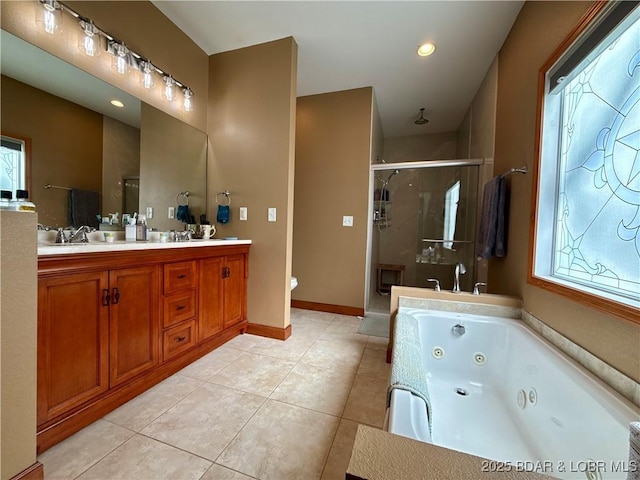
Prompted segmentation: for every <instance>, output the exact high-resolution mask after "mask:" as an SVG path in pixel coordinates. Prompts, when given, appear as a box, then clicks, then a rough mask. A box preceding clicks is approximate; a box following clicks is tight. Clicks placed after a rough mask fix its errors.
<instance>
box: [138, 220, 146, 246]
mask: <svg viewBox="0 0 640 480" xmlns="http://www.w3.org/2000/svg"><path fill="white" fill-rule="evenodd" d="M136 240H138V241H143V242H146V241H147V217H146V216H145V215H138V223H137V224H136Z"/></svg>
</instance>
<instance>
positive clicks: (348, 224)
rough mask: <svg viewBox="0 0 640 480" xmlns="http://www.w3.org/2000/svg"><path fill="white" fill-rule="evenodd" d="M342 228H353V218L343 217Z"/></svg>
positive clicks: (350, 216) (349, 216)
mask: <svg viewBox="0 0 640 480" xmlns="http://www.w3.org/2000/svg"><path fill="white" fill-rule="evenodd" d="M342 226H343V227H353V216H352V215H345V216H343V217H342Z"/></svg>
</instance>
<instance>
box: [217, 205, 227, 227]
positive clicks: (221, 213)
mask: <svg viewBox="0 0 640 480" xmlns="http://www.w3.org/2000/svg"><path fill="white" fill-rule="evenodd" d="M217 220H218V223H229V205H218V216H217Z"/></svg>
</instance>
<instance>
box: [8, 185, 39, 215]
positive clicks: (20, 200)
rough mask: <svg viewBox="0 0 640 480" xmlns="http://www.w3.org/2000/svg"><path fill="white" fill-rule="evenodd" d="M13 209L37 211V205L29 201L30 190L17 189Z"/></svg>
mask: <svg viewBox="0 0 640 480" xmlns="http://www.w3.org/2000/svg"><path fill="white" fill-rule="evenodd" d="M13 210H16V211H18V212H35V211H36V205H35V204H34V203H32V202H30V201H29V192H28V191H26V190H16V199H15V201H13Z"/></svg>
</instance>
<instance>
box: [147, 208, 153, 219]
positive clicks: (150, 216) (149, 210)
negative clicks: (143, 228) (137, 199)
mask: <svg viewBox="0 0 640 480" xmlns="http://www.w3.org/2000/svg"><path fill="white" fill-rule="evenodd" d="M151 218H153V207H147V220H149V219H151Z"/></svg>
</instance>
